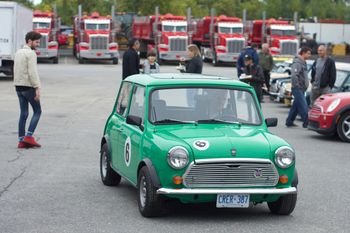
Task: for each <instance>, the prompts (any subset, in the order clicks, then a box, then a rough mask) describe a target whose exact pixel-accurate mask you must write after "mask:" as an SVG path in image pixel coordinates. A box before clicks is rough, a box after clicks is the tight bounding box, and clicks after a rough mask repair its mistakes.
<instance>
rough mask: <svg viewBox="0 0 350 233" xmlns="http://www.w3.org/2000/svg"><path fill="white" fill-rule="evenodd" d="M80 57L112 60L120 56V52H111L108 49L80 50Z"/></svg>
mask: <svg viewBox="0 0 350 233" xmlns="http://www.w3.org/2000/svg"><path fill="white" fill-rule="evenodd" d="M80 57H81V58H84V59H96V60H112V59H114V58H119V52H118V51H117V52H109V51H108V50H94V51H92V50H88V51H80Z"/></svg>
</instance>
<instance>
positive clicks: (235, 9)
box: [15, 0, 350, 25]
mask: <svg viewBox="0 0 350 233" xmlns="http://www.w3.org/2000/svg"><path fill="white" fill-rule="evenodd" d="M15 1H16V2H19V3H21V4H24V5H26V6H28V7H31V8H32V9H40V10H51V8H52V5H53V4H56V6H57V12H58V15H59V16H60V17H61V21H62V24H66V25H71V24H72V16H74V15H76V14H77V12H78V5H79V4H82V6H83V11H84V12H87V13H91V12H93V11H98V12H99V13H100V14H101V15H110V14H111V7H112V6H113V5H114V6H115V7H116V8H115V11H118V12H135V13H137V14H139V15H152V14H154V12H155V10H154V9H155V7H156V6H159V10H160V13H161V14H165V13H172V14H176V15H186V12H187V8H188V7H190V8H191V9H192V15H193V16H194V17H202V16H206V15H210V9H211V8H215V10H216V14H217V15H221V14H224V15H227V16H236V17H240V18H241V17H242V12H243V9H246V11H247V19H248V20H250V19H261V18H262V13H263V12H264V11H265V12H266V17H267V18H285V19H293V15H294V12H298V16H299V19H311V18H313V19H314V18H315V17H317V18H318V19H337V20H345V21H348V22H350V0H180V1H179V0H167V1H161V0H94V1H91V0H42V2H41V3H40V4H38V5H35V6H34V5H33V3H32V0H15Z"/></svg>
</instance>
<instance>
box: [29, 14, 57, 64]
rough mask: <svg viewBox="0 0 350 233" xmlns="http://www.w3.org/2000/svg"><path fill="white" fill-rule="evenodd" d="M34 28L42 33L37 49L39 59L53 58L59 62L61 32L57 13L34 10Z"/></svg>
mask: <svg viewBox="0 0 350 233" xmlns="http://www.w3.org/2000/svg"><path fill="white" fill-rule="evenodd" d="M33 29H34V31H36V32H39V33H40V34H41V39H40V46H39V48H37V49H36V50H35V51H36V54H37V56H38V59H52V61H53V63H54V64H57V63H58V42H57V38H58V33H59V22H58V18H57V15H56V14H54V13H52V12H42V11H39V10H36V11H34V14H33Z"/></svg>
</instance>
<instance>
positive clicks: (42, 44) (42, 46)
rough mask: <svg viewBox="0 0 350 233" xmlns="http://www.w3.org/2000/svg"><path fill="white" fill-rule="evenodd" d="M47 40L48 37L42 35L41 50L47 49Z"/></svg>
mask: <svg viewBox="0 0 350 233" xmlns="http://www.w3.org/2000/svg"><path fill="white" fill-rule="evenodd" d="M47 39H48V37H47V35H43V34H41V38H40V45H39V48H46V47H47Z"/></svg>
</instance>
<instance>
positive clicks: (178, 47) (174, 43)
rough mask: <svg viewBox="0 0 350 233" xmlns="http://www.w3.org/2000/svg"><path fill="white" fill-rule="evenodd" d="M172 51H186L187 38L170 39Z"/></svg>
mask: <svg viewBox="0 0 350 233" xmlns="http://www.w3.org/2000/svg"><path fill="white" fill-rule="evenodd" d="M169 47H170V51H186V48H187V38H169Z"/></svg>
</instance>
